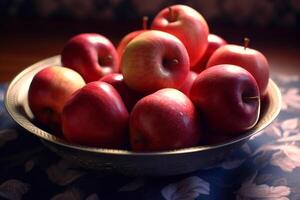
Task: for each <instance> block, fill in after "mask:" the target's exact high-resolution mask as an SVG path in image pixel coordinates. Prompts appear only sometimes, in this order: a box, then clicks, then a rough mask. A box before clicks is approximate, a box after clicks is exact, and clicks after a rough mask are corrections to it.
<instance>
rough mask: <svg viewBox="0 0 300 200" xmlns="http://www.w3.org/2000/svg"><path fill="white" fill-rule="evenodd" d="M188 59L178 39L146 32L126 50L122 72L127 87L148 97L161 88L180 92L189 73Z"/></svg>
mask: <svg viewBox="0 0 300 200" xmlns="http://www.w3.org/2000/svg"><path fill="white" fill-rule="evenodd" d="M189 66H190V63H189V57H188V53H187V51H186V49H185V47H184V45H183V44H182V43H181V42H180V40H179V39H178V38H176V37H175V36H173V35H171V34H169V33H165V32H162V31H156V30H151V31H146V32H144V33H141V34H140V35H138V36H137V37H135V38H134V39H133V40H132V41H131V42H130V43H129V44H128V45H127V47H126V48H125V50H124V53H123V56H122V60H121V71H122V74H123V76H124V81H125V83H126V84H127V85H128V87H130V88H132V89H133V90H135V91H138V92H141V93H145V94H149V93H152V92H155V91H157V90H159V89H162V88H179V87H180V86H181V85H182V84H183V81H184V80H185V79H186V77H187V75H188V72H189Z"/></svg>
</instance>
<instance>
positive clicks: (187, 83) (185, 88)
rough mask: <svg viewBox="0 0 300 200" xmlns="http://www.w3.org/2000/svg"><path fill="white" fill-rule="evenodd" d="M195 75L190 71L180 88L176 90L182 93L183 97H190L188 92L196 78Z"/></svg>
mask: <svg viewBox="0 0 300 200" xmlns="http://www.w3.org/2000/svg"><path fill="white" fill-rule="evenodd" d="M197 75H198V74H197V73H196V72H193V71H190V72H189V73H188V75H187V77H186V79H185V81H184V82H183V84H182V86H181V87H180V88H179V89H178V90H180V91H181V92H183V93H184V94H185V95H187V96H190V90H191V88H192V85H193V83H194V80H195V79H196V78H197Z"/></svg>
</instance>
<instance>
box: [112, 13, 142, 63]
mask: <svg viewBox="0 0 300 200" xmlns="http://www.w3.org/2000/svg"><path fill="white" fill-rule="evenodd" d="M147 23H148V17H146V16H144V17H143V29H142V30H137V31H133V32H130V33H128V34H127V35H125V36H124V37H123V38H122V39H121V41H120V43H119V45H118V47H117V52H118V55H119V58H120V59H121V58H122V55H123V52H124V49H125V47H126V46H127V44H128V43H129V42H130V41H131V40H132V39H133V38H135V37H136V36H138V35H139V34H141V33H143V32H145V31H147Z"/></svg>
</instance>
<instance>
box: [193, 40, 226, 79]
mask: <svg viewBox="0 0 300 200" xmlns="http://www.w3.org/2000/svg"><path fill="white" fill-rule="evenodd" d="M226 44H227V42H226V41H225V40H224V39H223V38H221V37H220V36H218V35H215V34H209V35H208V46H207V49H206V51H205V53H204V55H203V57H202V58H201V59H200V60H198V62H197V64H196V65H195V66H194V67H193V69H192V70H193V71H195V72H197V73H200V72H201V71H203V70H204V69H205V68H206V65H207V61H208V59H209V58H210V57H211V55H212V54H213V53H214V52H215V51H216V50H217V49H218V48H220V47H221V46H224V45H226Z"/></svg>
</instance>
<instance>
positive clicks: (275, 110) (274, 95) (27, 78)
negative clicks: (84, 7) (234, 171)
mask: <svg viewBox="0 0 300 200" xmlns="http://www.w3.org/2000/svg"><path fill="white" fill-rule="evenodd" d="M50 65H61V63H60V56H54V57H51V58H48V59H45V60H42V61H40V62H38V63H36V64H34V65H32V66H30V67H28V68H26V69H25V70H24V71H22V72H21V73H20V74H18V75H17V76H16V77H15V78H14V79H13V81H12V82H11V84H10V85H9V87H8V90H7V92H6V96H5V106H6V108H7V111H8V112H9V114H10V115H11V117H12V118H13V119H14V120H15V121H16V122H17V123H18V124H19V125H21V126H22V127H24V128H25V129H26V130H28V131H29V132H30V133H32V134H34V135H36V136H37V137H39V138H40V139H42V140H45V141H46V142H48V143H54V144H56V145H61V146H64V147H66V148H71V149H76V150H80V151H86V152H94V153H102V154H112V155H113V154H118V155H139V156H143V155H144V156H147V155H169V154H184V153H192V152H198V151H205V150H208V149H216V148H221V147H224V146H228V145H230V144H234V143H236V142H239V141H242V140H247V139H249V138H250V137H251V136H253V135H254V134H257V133H258V132H260V131H261V130H262V129H264V128H265V127H266V126H268V125H269V124H270V123H271V122H272V121H273V120H274V119H275V118H276V116H277V115H278V114H279V111H280V108H281V95H280V91H279V89H278V87H277V85H276V84H275V83H274V82H273V81H272V80H271V79H270V80H269V85H268V89H267V90H268V95H267V99H266V100H265V101H264V104H263V107H262V109H261V114H260V119H259V121H258V123H257V124H256V125H255V127H253V128H252V129H251V130H249V131H247V132H245V133H243V134H242V135H240V136H237V137H234V138H232V139H230V140H228V141H225V142H221V143H216V144H213V145H204V146H196V147H190V148H185V149H180V150H174V151H163V152H153V153H135V152H132V151H127V150H117V149H104V148H92V147H86V146H80V145H74V144H70V143H68V142H66V141H65V140H63V139H61V138H59V137H56V136H54V135H52V134H50V133H48V132H47V131H45V130H43V129H41V128H40V127H38V126H36V125H35V124H34V123H33V114H32V113H31V111H30V109H29V106H28V100H27V93H28V89H29V85H30V83H31V80H32V78H33V76H34V75H35V74H36V73H37V72H38V71H40V70H41V69H43V68H45V67H47V66H50Z"/></svg>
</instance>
